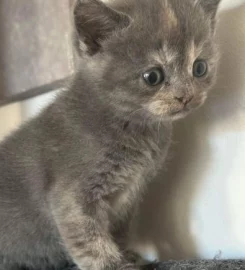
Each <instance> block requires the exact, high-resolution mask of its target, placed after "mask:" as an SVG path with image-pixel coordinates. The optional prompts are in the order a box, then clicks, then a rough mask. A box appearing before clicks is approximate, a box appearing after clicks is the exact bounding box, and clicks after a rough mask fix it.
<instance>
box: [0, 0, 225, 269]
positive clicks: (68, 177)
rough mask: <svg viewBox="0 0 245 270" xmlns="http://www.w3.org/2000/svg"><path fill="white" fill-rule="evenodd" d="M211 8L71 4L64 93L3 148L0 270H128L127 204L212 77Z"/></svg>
mask: <svg viewBox="0 0 245 270" xmlns="http://www.w3.org/2000/svg"><path fill="white" fill-rule="evenodd" d="M219 2H220V1H219V0H123V1H120V0H116V1H113V2H111V3H110V4H104V3H102V2H101V1H99V0H79V1H77V2H76V4H75V7H74V26H75V39H74V40H75V42H74V43H75V46H76V48H77V52H78V55H80V59H79V68H78V70H77V72H76V75H75V76H74V79H73V80H72V82H71V85H70V87H69V90H68V91H65V92H63V93H62V94H61V95H60V96H59V97H58V98H57V99H56V101H55V102H54V103H53V104H52V105H51V106H49V107H48V108H47V109H45V110H44V111H43V112H42V113H41V114H40V115H39V116H38V117H37V118H35V119H33V120H31V121H30V122H29V123H27V124H25V125H23V126H22V127H21V128H20V129H19V130H18V131H17V132H16V133H15V134H13V135H11V136H10V137H9V138H7V139H6V140H5V141H4V142H3V143H2V144H1V146H0V260H1V261H0V269H1V270H15V269H20V267H22V266H24V267H32V268H34V269H45V267H49V266H50V267H56V268H57V269H58V268H59V267H62V266H64V265H65V263H66V261H71V262H74V263H76V265H77V267H78V268H79V269H82V270H106V269H111V270H114V269H124V270H125V269H128V270H136V269H138V268H137V266H136V265H135V264H133V263H131V262H130V260H129V258H128V257H127V255H126V254H128V252H127V248H128V247H127V236H128V231H129V227H130V220H131V216H132V215H133V213H134V208H135V205H137V202H138V201H139V199H140V198H141V197H142V194H143V192H144V190H145V188H146V187H147V183H148V182H149V181H151V180H152V179H153V177H154V175H155V174H156V173H157V171H158V169H159V168H161V167H162V166H163V163H164V160H165V158H166V155H167V151H168V148H169V145H170V142H171V123H172V121H173V120H176V119H179V118H182V117H184V116H186V115H187V114H188V113H189V112H191V111H193V109H196V108H197V107H199V106H200V105H202V104H203V102H204V101H205V99H206V97H207V93H208V90H209V89H210V87H211V86H212V84H213V82H214V79H215V74H216V66H217V61H216V55H217V51H216V47H215V45H214V30H215V17H216V11H217V8H218V4H219Z"/></svg>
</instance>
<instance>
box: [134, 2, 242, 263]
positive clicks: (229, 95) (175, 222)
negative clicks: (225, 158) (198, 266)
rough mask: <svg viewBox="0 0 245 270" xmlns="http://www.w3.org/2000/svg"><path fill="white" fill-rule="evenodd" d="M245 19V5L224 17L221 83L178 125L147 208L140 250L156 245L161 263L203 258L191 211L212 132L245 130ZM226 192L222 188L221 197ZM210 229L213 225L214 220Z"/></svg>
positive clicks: (209, 154) (207, 163)
mask: <svg viewBox="0 0 245 270" xmlns="http://www.w3.org/2000/svg"><path fill="white" fill-rule="evenodd" d="M244 14H245V5H242V6H240V7H239V8H235V9H233V10H229V11H225V12H222V13H221V14H220V23H219V29H218V41H219V44H220V49H221V53H222V54H221V65H220V69H219V76H218V81H217V84H216V86H215V87H214V90H213V92H212V93H211V95H210V99H209V101H208V102H207V104H206V105H205V106H204V107H203V108H202V109H201V110H199V111H198V112H197V113H195V114H193V115H192V116H190V117H188V118H187V119H185V120H184V121H180V122H178V123H176V124H175V138H174V144H173V147H172V158H170V160H169V162H168V163H169V164H167V167H168V170H167V171H166V172H163V173H161V174H160V176H159V177H158V178H159V179H158V180H159V181H157V182H156V183H154V184H153V185H152V186H151V188H150V190H149V193H148V194H147V196H146V200H145V202H144V203H143V207H142V213H141V216H140V219H139V224H138V227H137V234H138V237H139V239H140V244H141V245H143V246H144V245H147V244H148V243H152V244H153V245H154V246H156V248H157V252H158V255H159V259H162V260H163V259H181V258H187V257H197V256H198V255H200V254H198V252H197V246H196V240H195V239H196V237H198V235H195V233H197V232H194V231H193V226H194V224H193V222H194V220H193V215H192V214H191V211H192V207H193V204H195V199H196V197H197V190H198V187H200V185H201V183H202V181H203V179H204V181H205V172H206V171H207V170H208V169H210V168H211V165H213V164H211V162H212V156H213V154H214V152H213V149H212V148H211V146H210V136H211V133H213V132H229V131H231V128H232V131H234V127H235V128H237V129H239V128H240V129H241V122H240V126H239V122H238V121H237V122H238V124H237V126H236V120H237V118H238V117H239V111H241V108H242V106H244V105H243V104H244V95H245V89H244V83H245V80H244V76H245V75H244V66H245V63H244V61H245V59H243V60H241V52H243V53H244V48H245V36H239V35H240V34H239V33H240V32H241V31H240V30H239V29H241V27H242V24H243V23H242V22H244ZM243 27H245V26H243ZM242 61H243V62H242ZM242 102H243V104H242ZM231 120H232V121H233V122H234V125H232V127H231V126H230V125H229V122H230V121H231ZM206 179H207V177H206ZM222 191H223V190H222V186H221V187H220V190H217V192H222ZM217 214H218V213H217ZM208 218H209V217H208V216H206V217H205V219H208ZM209 224H210V226H212V220H210V223H209ZM197 234H198V233H197ZM213 237H215V235H214V236H213ZM214 255H215V254H214Z"/></svg>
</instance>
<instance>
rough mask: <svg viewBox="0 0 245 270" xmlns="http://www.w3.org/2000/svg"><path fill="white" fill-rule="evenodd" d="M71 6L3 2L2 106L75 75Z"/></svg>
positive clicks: (36, 0) (50, 0) (49, 1)
mask: <svg viewBox="0 0 245 270" xmlns="http://www.w3.org/2000/svg"><path fill="white" fill-rule="evenodd" d="M70 4H71V0H62V1H57V0H24V1H20V0H1V1H0V40H1V42H0V104H1V103H6V102H8V101H13V100H16V99H23V98H26V97H28V96H29V95H37V94H39V92H40V93H42V91H48V89H49V86H50V87H51V88H52V87H54V85H55V83H56V82H57V84H58V85H59V86H60V83H61V82H62V81H63V79H64V78H66V77H68V76H70V75H71V74H72V72H73V52H72V47H71V42H70V40H71V38H70V27H71V24H70V22H71V18H70ZM42 87H44V88H43V89H42ZM32 90H34V91H32ZM51 90H53V89H51Z"/></svg>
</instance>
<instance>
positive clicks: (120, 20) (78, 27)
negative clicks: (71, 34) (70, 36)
mask: <svg viewBox="0 0 245 270" xmlns="http://www.w3.org/2000/svg"><path fill="white" fill-rule="evenodd" d="M129 23H130V20H129V17H128V16H127V15H125V14H122V13H119V12H117V11H115V10H114V9H112V8H110V7H108V6H107V5H106V4H104V3H103V2H102V1H100V0H77V1H76V3H75V5H74V25H75V35H76V36H75V45H76V47H77V50H78V53H79V54H81V53H84V51H85V52H86V53H88V54H89V55H93V54H96V53H97V52H99V51H100V50H101V49H102V43H103V41H104V40H105V39H108V38H109V37H110V36H111V35H112V33H113V32H114V31H116V30H119V29H123V28H125V27H127V26H128V25H129Z"/></svg>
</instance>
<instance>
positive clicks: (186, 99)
mask: <svg viewBox="0 0 245 270" xmlns="http://www.w3.org/2000/svg"><path fill="white" fill-rule="evenodd" d="M174 98H175V99H176V100H178V101H179V102H180V103H182V104H184V106H186V105H187V104H188V103H190V102H191V101H192V100H193V98H194V96H193V95H186V96H181V97H174Z"/></svg>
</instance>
